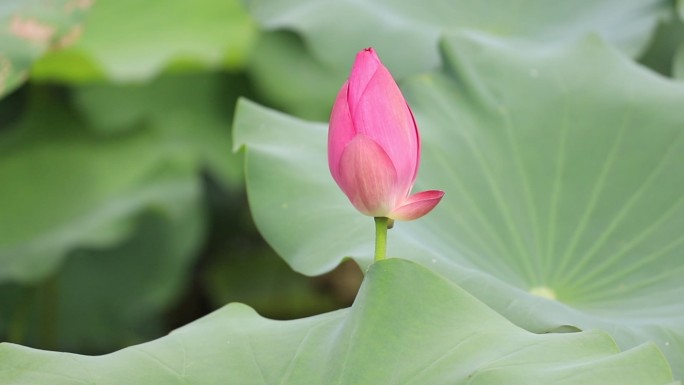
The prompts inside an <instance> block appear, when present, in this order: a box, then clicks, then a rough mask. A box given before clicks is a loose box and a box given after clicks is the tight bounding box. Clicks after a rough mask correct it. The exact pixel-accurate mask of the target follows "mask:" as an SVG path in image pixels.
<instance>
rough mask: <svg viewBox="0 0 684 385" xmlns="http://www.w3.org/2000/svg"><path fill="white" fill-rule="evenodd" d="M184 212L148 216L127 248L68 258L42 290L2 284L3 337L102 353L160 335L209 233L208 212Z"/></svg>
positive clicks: (0, 318)
mask: <svg viewBox="0 0 684 385" xmlns="http://www.w3.org/2000/svg"><path fill="white" fill-rule="evenodd" d="M196 203H197V204H199V202H196ZM185 206H186V210H187V213H180V214H181V215H175V216H166V215H163V214H162V215H160V214H161V213H154V212H153V213H151V214H150V215H146V216H144V217H143V218H142V220H141V221H140V223H139V224H138V225H137V226H136V228H137V231H136V233H135V234H134V236H133V237H132V238H130V239H128V240H126V241H124V242H122V243H120V244H117V245H115V246H112V247H107V248H101V249H77V250H75V251H73V252H71V253H69V255H68V257H67V258H66V261H65V263H64V264H63V266H62V267H61V268H60V269H59V271H58V272H57V273H56V274H55V275H54V276H53V277H52V278H50V279H49V280H48V281H47V284H43V285H41V286H39V287H38V288H37V289H35V288H27V287H23V288H22V287H16V286H15V285H4V286H0V292H1V293H2V296H0V334H2V332H3V331H4V332H5V333H6V334H7V335H8V336H9V337H8V338H10V341H12V342H18V341H20V342H21V343H23V344H26V345H29V346H40V347H45V348H50V349H60V350H68V351H75V350H77V351H79V352H97V353H103V352H109V351H111V349H113V348H114V347H118V348H121V347H125V346H129V345H131V344H132V343H140V342H143V341H146V340H149V339H151V338H154V337H157V336H159V335H160V333H161V330H163V327H162V326H163V325H162V324H161V322H160V317H159V316H160V313H162V311H164V310H166V308H167V307H168V306H169V303H171V301H172V300H174V299H175V298H176V295H177V293H178V291H179V289H180V288H181V287H182V286H183V284H184V283H185V279H186V274H187V273H188V272H189V271H190V269H189V267H190V266H189V265H190V263H191V262H192V261H193V259H194V255H195V253H196V251H197V246H198V244H199V241H200V239H201V236H202V235H203V231H202V230H203V226H204V223H205V218H204V215H203V211H202V210H200V209H198V208H197V207H195V206H196V205H185ZM47 309H52V310H47Z"/></svg>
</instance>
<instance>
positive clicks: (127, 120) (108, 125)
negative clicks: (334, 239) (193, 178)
mask: <svg viewBox="0 0 684 385" xmlns="http://www.w3.org/2000/svg"><path fill="white" fill-rule="evenodd" d="M248 91H249V87H248V84H247V83H246V81H245V79H244V77H242V76H240V75H227V74H218V73H215V74H212V73H203V74H183V75H173V76H164V77H160V78H159V79H156V80H154V81H152V82H150V83H149V84H143V85H113V84H99V83H94V84H89V85H83V86H78V87H76V88H75V89H74V104H75V106H76V108H77V109H78V111H79V112H80V113H81V114H82V115H83V116H84V117H85V118H86V120H87V121H88V123H89V128H90V129H92V130H93V131H95V132H97V133H100V134H105V135H109V134H118V133H125V132H128V131H134V130H138V129H146V128H151V129H154V130H155V131H156V132H158V133H159V136H160V138H159V139H160V141H161V142H160V145H162V144H163V143H166V144H167V145H166V152H167V153H168V154H169V156H174V157H190V158H192V159H193V160H194V162H195V163H196V164H197V165H198V166H200V167H204V168H206V169H207V170H208V171H209V172H210V173H211V175H212V176H214V177H215V178H217V179H218V180H219V181H220V182H221V183H223V184H224V185H225V186H233V187H235V186H238V185H241V184H242V163H241V160H240V158H239V157H238V156H235V155H232V154H230V151H227V149H229V148H230V147H231V132H230V123H231V120H232V117H233V110H234V104H235V100H236V99H237V97H238V95H240V94H244V93H249V92H248Z"/></svg>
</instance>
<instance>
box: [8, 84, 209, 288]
mask: <svg viewBox="0 0 684 385" xmlns="http://www.w3.org/2000/svg"><path fill="white" fill-rule="evenodd" d="M38 94H39V95H43V94H41V93H38ZM28 111H29V112H28V113H27V114H25V115H24V117H23V118H21V119H19V120H18V121H17V122H16V123H15V124H13V125H12V126H11V127H9V128H7V132H3V135H2V136H0V180H1V181H2V184H3V188H2V189H0V213H1V214H0V266H2V268H0V281H7V280H9V281H16V282H24V283H35V282H38V281H40V280H42V279H43V278H45V277H46V276H48V275H50V274H51V273H52V272H53V271H54V270H55V269H56V268H57V267H58V266H59V265H60V264H61V262H62V260H63V259H64V258H65V257H66V255H67V254H68V253H69V252H71V251H72V250H73V249H75V248H77V247H79V248H98V247H106V246H110V245H112V244H115V243H118V242H120V241H121V240H123V239H125V238H127V237H129V236H130V234H131V233H132V232H133V231H135V228H136V218H137V217H138V216H139V215H141V214H142V213H144V212H146V211H149V210H156V211H159V212H162V213H164V215H166V216H169V217H172V218H174V217H175V218H178V217H179V216H180V217H182V216H184V215H185V213H187V207H189V205H191V206H192V207H197V206H196V204H197V200H198V199H199V197H200V191H199V185H198V180H197V176H196V165H195V163H194V162H193V161H192V159H189V158H188V157H187V156H184V155H182V154H181V155H179V156H175V157H174V156H169V153H170V151H169V145H168V144H166V143H165V142H164V141H162V140H160V135H159V134H158V133H156V132H155V131H154V130H150V129H147V130H136V131H132V132H127V133H122V134H120V135H117V136H107V137H102V136H100V135H96V134H94V133H93V132H92V131H91V130H90V129H88V128H87V127H86V126H85V125H84V124H83V123H82V121H81V120H79V119H78V118H77V117H75V116H74V115H73V114H72V113H71V112H70V111H69V110H68V109H65V108H64V105H63V104H60V102H59V101H58V99H57V98H56V97H47V98H38V100H36V101H34V102H32V103H31V105H30V106H29V107H28ZM171 148H173V147H171Z"/></svg>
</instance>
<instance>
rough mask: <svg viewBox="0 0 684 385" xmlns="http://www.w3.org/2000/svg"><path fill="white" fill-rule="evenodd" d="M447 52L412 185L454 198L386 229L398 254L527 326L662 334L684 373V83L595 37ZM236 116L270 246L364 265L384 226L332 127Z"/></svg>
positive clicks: (453, 47) (320, 261)
mask: <svg viewBox="0 0 684 385" xmlns="http://www.w3.org/2000/svg"><path fill="white" fill-rule="evenodd" d="M442 48H443V52H444V57H445V63H446V65H445V68H444V71H439V72H434V73H432V74H429V75H424V76H418V77H415V78H412V79H410V80H409V81H408V82H406V83H405V84H404V90H405V92H406V95H407V97H408V99H409V103H410V104H411V106H412V108H413V111H414V113H415V116H416V120H417V122H418V124H419V126H420V127H421V129H422V131H421V132H422V136H423V162H422V168H421V171H420V173H419V176H418V181H417V185H416V189H417V190H421V189H424V188H426V187H438V188H441V189H444V190H445V191H446V196H445V198H444V200H443V202H442V203H441V204H440V205H439V206H438V208H437V209H436V210H435V211H434V212H433V213H431V214H430V215H429V216H428V217H426V218H424V219H421V220H420V221H416V222H409V223H398V224H397V225H396V226H395V229H393V230H391V232H390V233H391V234H390V240H389V255H391V256H395V257H402V258H409V259H413V260H416V261H418V262H420V263H421V264H423V265H425V266H428V267H431V268H432V269H434V270H435V271H438V272H439V273H441V274H443V275H445V276H447V277H449V278H450V279H452V280H454V281H455V282H458V283H459V284H460V285H463V286H464V288H466V289H467V290H469V291H470V292H471V293H473V294H474V295H475V296H477V297H478V298H479V299H481V300H483V301H484V302H486V303H487V304H489V305H490V306H492V307H493V308H495V309H496V310H498V311H500V312H501V313H502V314H504V315H505V316H506V317H507V318H509V319H511V320H512V321H514V322H515V323H516V324H518V325H520V326H523V327H525V328H526V329H528V330H532V331H537V332H543V331H549V330H555V329H556V328H559V327H562V326H563V325H573V326H577V327H579V328H581V329H594V328H597V329H604V330H610V332H611V334H612V335H613V337H614V338H616V340H617V342H618V344H620V345H621V346H623V347H631V346H634V345H636V344H640V343H643V342H646V341H656V342H657V343H658V344H659V346H660V347H661V348H662V349H663V351H664V352H665V354H666V355H667V356H668V357H669V358H670V360H671V362H672V364H673V367H674V368H675V370H676V371H677V374H678V375H679V376H681V375H682V372H681V368H684V338H682V337H683V336H684V329H683V325H684V322H682V321H683V320H684V306H682V302H681V301H679V300H678V298H681V296H682V295H684V291H683V290H684V287H683V286H682V285H681V275H682V273H683V272H684V264H682V259H681V255H682V252H684V242H682V240H683V238H682V237H681V232H680V231H679V229H681V228H682V226H683V225H684V223H683V222H682V220H683V218H684V205H682V203H683V202H684V201H683V200H682V194H681V186H682V183H683V181H684V173H683V172H682V170H683V169H682V167H681V165H682V164H684V141H683V136H682V134H683V131H682V127H684V118H683V116H682V114H681V113H679V107H678V106H680V105H681V103H682V101H684V87H682V85H681V84H677V83H675V82H671V81H668V80H665V79H662V78H659V77H657V76H654V75H653V74H652V73H649V72H647V71H645V70H643V69H641V68H639V67H637V66H635V65H634V64H633V63H632V62H631V61H629V60H627V59H626V58H624V57H623V56H621V55H620V54H619V53H617V52H615V51H614V50H613V49H611V48H610V47H607V46H606V45H605V44H603V43H601V42H600V41H599V40H598V39H596V38H592V39H588V40H585V41H584V42H582V43H580V44H574V45H571V46H568V47H557V48H554V49H549V48H547V47H542V48H539V47H538V46H535V45H530V44H526V43H520V42H515V41H510V40H500V39H495V38H493V37H491V36H486V35H481V34H473V33H465V34H458V35H454V36H451V37H449V38H447V39H445V41H444V43H443V45H442ZM624 79H630V81H629V82H625V81H624ZM237 114H238V115H237V118H236V125H235V130H236V131H235V137H236V139H235V142H236V145H246V146H247V150H246V164H247V170H246V178H247V186H248V192H249V195H250V202H251V208H252V210H253V214H254V216H255V221H256V223H257V225H258V226H259V229H260V230H261V232H262V234H264V236H265V237H266V239H267V240H268V241H269V242H270V243H271V245H273V246H274V248H275V249H276V250H277V251H278V252H279V253H280V254H281V255H282V256H283V257H284V258H285V259H286V260H287V261H288V262H289V263H290V264H291V265H292V266H293V268H294V269H296V270H298V271H301V272H303V273H305V274H313V275H315V274H320V273H321V272H324V271H326V270H328V269H330V268H331V267H332V266H334V265H335V264H336V263H338V262H339V260H341V259H342V258H343V257H346V256H352V257H354V258H355V259H356V260H357V261H359V263H360V264H361V265H363V266H367V265H368V264H369V263H370V262H371V259H372V256H371V251H372V220H371V219H370V218H366V217H362V216H360V215H358V213H356V212H355V211H354V209H353V207H352V206H351V205H350V204H349V202H347V200H346V198H345V197H344V195H343V194H342V193H341V192H340V191H338V189H337V186H335V185H334V183H332V182H331V180H330V177H329V175H328V170H327V165H326V163H325V159H326V157H325V141H326V139H325V135H326V127H325V125H324V124H318V123H308V122H303V121H300V120H297V119H293V118H289V117H286V116H283V115H280V114H277V113H274V112H272V111H268V110H265V109H263V108H259V107H257V106H255V105H254V104H251V103H247V102H243V103H241V105H240V106H239V107H238V113H237ZM265 175H268V178H265V177H264V176H265ZM276 186H278V187H277V193H275V191H276ZM292 222H295V223H297V224H298V228H297V229H296V230H295V229H293V228H292V226H290V225H288V224H290V223H292ZM535 294H541V295H542V296H546V297H549V296H552V297H554V298H555V300H547V299H544V298H540V297H539V296H538V295H535Z"/></svg>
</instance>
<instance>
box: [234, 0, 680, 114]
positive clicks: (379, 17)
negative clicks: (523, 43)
mask: <svg viewBox="0 0 684 385" xmlns="http://www.w3.org/2000/svg"><path fill="white" fill-rule="evenodd" d="M246 4H247V8H248V10H249V12H250V13H251V14H252V15H253V16H254V17H255V18H256V19H257V20H258V22H259V23H260V25H261V27H262V28H263V29H264V30H266V31H269V32H270V33H266V34H265V37H263V38H262V39H261V40H262V42H260V43H259V44H257V46H256V47H255V48H254V52H255V53H254V58H253V60H252V62H251V64H250V67H249V71H250V74H252V75H253V78H254V81H255V83H256V84H257V85H259V86H260V87H259V88H260V90H261V91H262V92H263V93H264V95H265V98H266V100H268V101H269V102H271V103H272V105H273V106H275V107H278V108H284V109H286V111H287V112H289V113H292V114H295V115H296V116H299V117H303V118H305V119H317V120H326V119H327V118H328V114H329V111H330V106H329V104H330V102H329V100H334V98H335V94H336V92H337V90H338V89H339V86H340V85H341V84H342V82H343V81H344V79H345V78H346V77H347V75H348V74H349V69H350V68H351V64H352V61H353V59H354V55H355V54H356V52H358V51H359V50H361V49H362V48H365V47H368V46H373V47H374V48H375V49H376V50H377V51H378V54H379V55H380V57H381V58H382V60H383V62H384V63H385V64H386V65H388V66H389V68H391V69H392V74H393V75H394V76H395V78H398V79H403V78H404V77H406V76H409V75H413V74H416V73H421V72H424V71H427V70H432V69H435V68H437V67H438V66H440V65H441V64H442V63H441V58H440V55H439V48H438V41H439V38H440V36H442V35H443V34H445V33H449V32H450V31H453V30H457V29H472V30H475V31H483V32H486V33H489V34H492V35H495V36H501V37H515V38H520V39H524V40H530V41H534V42H537V43H540V44H543V45H546V46H549V47H553V46H554V45H557V44H562V43H565V42H569V41H575V40H577V39H580V38H583V37H585V36H586V35H590V34H599V35H600V36H601V37H603V38H604V39H605V40H606V41H608V42H610V43H611V44H614V45H615V46H617V47H619V48H620V49H621V50H622V51H624V52H626V53H627V54H628V55H630V56H634V57H638V56H640V55H642V54H643V52H644V51H645V50H646V49H647V46H648V44H649V42H650V41H651V39H652V37H653V34H654V32H655V30H656V27H657V25H658V22H659V20H661V19H663V18H672V17H671V15H672V13H673V6H672V2H671V1H667V0H647V1H640V0H629V1H624V0H610V1H601V2H596V1H591V0H582V1H573V2H563V3H562V4H558V2H548V1H544V0H525V1H516V2H510V1H505V0H504V1H496V2H491V1H489V2H478V1H471V0H458V1H450V0H449V1H445V0H430V1H421V2H415V1H385V0H372V1H350V0H345V1H335V2H333V3H331V2H328V1H321V0H285V1H282V0H266V1H247V2H246ZM282 30H286V31H292V32H294V34H296V35H297V36H298V38H299V39H301V41H297V39H295V38H293V37H292V36H290V34H289V33H283V32H277V31H282ZM333 47H334V49H332V48H333ZM269 59H270V60H269ZM295 63H296V64H297V65H295ZM668 65H669V64H668ZM279 74H287V75H286V76H279ZM335 85H337V87H335ZM292 89H296V90H297V92H296V93H292V92H285V91H284V90H292ZM321 96H322V98H321Z"/></svg>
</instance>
